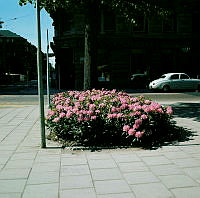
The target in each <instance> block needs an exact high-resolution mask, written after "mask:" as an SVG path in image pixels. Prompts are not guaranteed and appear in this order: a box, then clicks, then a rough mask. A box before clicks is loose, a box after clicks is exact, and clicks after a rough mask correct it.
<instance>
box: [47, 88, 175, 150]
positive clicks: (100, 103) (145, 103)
mask: <svg viewBox="0 0 200 198" xmlns="http://www.w3.org/2000/svg"><path fill="white" fill-rule="evenodd" d="M171 118H172V108H171V107H169V106H167V107H165V106H162V105H160V104H158V103H156V102H154V101H151V100H150V99H146V98H145V97H143V96H138V97H131V96H129V95H128V94H127V93H125V92H117V91H116V90H111V91H108V90H104V89H102V90H95V89H93V90H88V91H68V92H62V93H58V94H55V95H54V97H53V98H52V103H51V107H50V110H49V111H48V113H47V116H46V125H47V127H48V129H49V130H50V136H51V137H53V138H54V140H55V139H56V140H61V141H64V142H73V143H74V144H75V145H82V146H116V145H118V146H122V145H126V146H128V145H132V144H133V142H137V141H140V142H142V141H146V140H148V138H149V137H151V138H152V137H155V138H159V137H161V136H163V135H166V133H168V132H169V131H168V130H167V127H168V126H169V125H170V120H171ZM151 138H149V139H151Z"/></svg>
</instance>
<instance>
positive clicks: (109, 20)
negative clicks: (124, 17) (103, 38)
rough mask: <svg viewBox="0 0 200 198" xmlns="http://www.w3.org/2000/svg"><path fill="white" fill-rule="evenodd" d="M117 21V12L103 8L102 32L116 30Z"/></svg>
mask: <svg viewBox="0 0 200 198" xmlns="http://www.w3.org/2000/svg"><path fill="white" fill-rule="evenodd" d="M115 31H116V21H115V14H114V13H113V12H112V11H109V10H103V11H102V12H101V32H102V33H103V32H115Z"/></svg>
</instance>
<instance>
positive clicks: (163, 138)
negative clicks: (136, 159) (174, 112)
mask: <svg viewBox="0 0 200 198" xmlns="http://www.w3.org/2000/svg"><path fill="white" fill-rule="evenodd" d="M195 136H198V135H197V133H196V132H194V131H191V130H189V129H187V128H184V127H180V126H177V125H176V122H175V121H173V124H172V125H171V126H169V128H168V129H166V133H162V135H159V136H156V135H154V136H150V137H146V138H144V139H143V140H142V141H141V142H138V143H136V144H135V146H139V147H141V148H143V149H150V150H155V149H158V148H161V147H163V146H175V145H176V146H178V145H179V144H180V143H181V142H186V141H190V140H194V138H195Z"/></svg>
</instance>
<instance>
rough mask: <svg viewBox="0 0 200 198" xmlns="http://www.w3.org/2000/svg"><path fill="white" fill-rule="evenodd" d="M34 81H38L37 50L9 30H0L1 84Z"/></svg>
mask: <svg viewBox="0 0 200 198" xmlns="http://www.w3.org/2000/svg"><path fill="white" fill-rule="evenodd" d="M32 79H37V48H36V47H35V46H34V45H32V44H31V43H29V42H28V41H27V40H26V39H24V38H22V37H20V36H19V35H17V34H15V33H13V32H11V31H9V30H0V84H11V83H19V82H24V81H30V80H32Z"/></svg>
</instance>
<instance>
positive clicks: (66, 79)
mask: <svg viewBox="0 0 200 198" xmlns="http://www.w3.org/2000/svg"><path fill="white" fill-rule="evenodd" d="M166 2H167V6H168V7H170V8H171V9H172V10H173V15H172V16H171V17H168V18H159V17H148V18H147V17H146V18H145V17H144V16H142V15H141V16H139V15H138V16H137V17H136V21H137V25H135V24H134V23H128V22H127V21H125V19H124V18H122V17H120V16H118V15H116V14H115V13H114V12H112V11H111V10H108V9H107V8H105V7H104V8H102V9H101V10H99V12H98V13H97V15H98V23H97V24H96V27H97V44H96V46H97V54H96V57H97V60H96V71H97V72H96V73H94V75H96V78H97V79H98V81H97V83H96V87H106V88H118V89H124V88H131V84H130V76H131V74H135V73H146V74H147V75H148V76H149V78H150V79H154V78H157V77H158V76H160V75H161V74H163V73H167V72H186V73H188V74H189V75H190V76H192V77H197V75H199V74H200V67H199V65H200V61H199V54H200V48H199V28H198V19H199V15H200V9H199V8H200V6H199V5H200V2H199V1H198V0H175V1H166ZM51 17H52V18H53V20H54V28H55V37H54V42H53V43H51V47H52V49H53V51H54V53H55V57H56V73H57V86H58V88H62V89H82V88H83V71H84V66H83V62H84V27H85V22H84V15H83V13H82V11H81V10H79V11H77V12H74V11H73V12H70V11H69V10H64V9H62V10H58V11H57V12H56V13H51ZM197 65H198V66H197Z"/></svg>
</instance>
